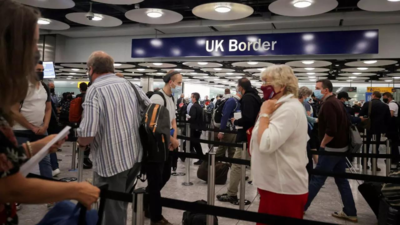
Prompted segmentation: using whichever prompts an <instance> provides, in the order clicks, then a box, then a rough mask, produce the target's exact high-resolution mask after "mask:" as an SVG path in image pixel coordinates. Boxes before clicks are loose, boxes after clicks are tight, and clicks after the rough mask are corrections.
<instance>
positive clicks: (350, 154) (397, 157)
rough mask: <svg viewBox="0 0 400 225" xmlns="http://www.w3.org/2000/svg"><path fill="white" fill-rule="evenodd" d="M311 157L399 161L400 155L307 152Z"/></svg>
mask: <svg viewBox="0 0 400 225" xmlns="http://www.w3.org/2000/svg"><path fill="white" fill-rule="evenodd" d="M308 153H309V154H312V155H329V156H338V157H340V156H341V157H360V158H379V159H400V155H391V154H369V153H347V152H327V151H308Z"/></svg>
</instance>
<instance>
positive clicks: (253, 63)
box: [247, 62, 258, 65]
mask: <svg viewBox="0 0 400 225" xmlns="http://www.w3.org/2000/svg"><path fill="white" fill-rule="evenodd" d="M247 64H249V65H257V64H258V62H247Z"/></svg>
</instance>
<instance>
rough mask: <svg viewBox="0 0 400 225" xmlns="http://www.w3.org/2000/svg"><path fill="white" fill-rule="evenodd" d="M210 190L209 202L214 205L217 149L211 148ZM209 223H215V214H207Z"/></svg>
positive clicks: (209, 160)
mask: <svg viewBox="0 0 400 225" xmlns="http://www.w3.org/2000/svg"><path fill="white" fill-rule="evenodd" d="M207 180H208V182H207V183H208V185H207V188H208V191H207V203H208V205H214V201H215V151H214V150H211V151H210V152H209V154H208V179H207ZM207 225H214V216H213V215H207Z"/></svg>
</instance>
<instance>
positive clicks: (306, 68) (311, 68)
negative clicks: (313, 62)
mask: <svg viewBox="0 0 400 225" xmlns="http://www.w3.org/2000/svg"><path fill="white" fill-rule="evenodd" d="M304 69H305V70H314V69H315V68H304Z"/></svg>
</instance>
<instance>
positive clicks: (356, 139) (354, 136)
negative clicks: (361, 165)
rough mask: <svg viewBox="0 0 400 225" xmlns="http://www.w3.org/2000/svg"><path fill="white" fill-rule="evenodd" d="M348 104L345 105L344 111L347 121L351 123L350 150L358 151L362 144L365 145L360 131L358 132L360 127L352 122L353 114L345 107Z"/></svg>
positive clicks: (352, 151) (351, 151)
mask: <svg viewBox="0 0 400 225" xmlns="http://www.w3.org/2000/svg"><path fill="white" fill-rule="evenodd" d="M345 107H346V106H343V110H344V113H345V115H346V118H347V122H348V123H349V145H348V152H350V153H357V152H359V151H360V149H361V146H362V145H363V140H362V138H361V135H360V132H358V129H357V127H356V125H354V124H352V123H351V116H350V115H349V113H347V110H346V108H345Z"/></svg>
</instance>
